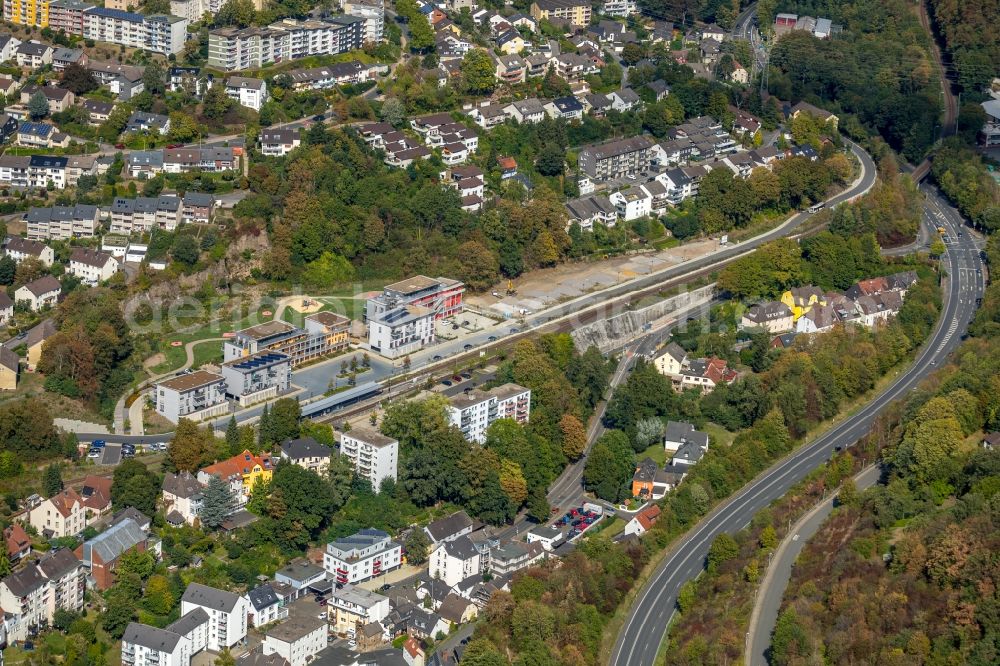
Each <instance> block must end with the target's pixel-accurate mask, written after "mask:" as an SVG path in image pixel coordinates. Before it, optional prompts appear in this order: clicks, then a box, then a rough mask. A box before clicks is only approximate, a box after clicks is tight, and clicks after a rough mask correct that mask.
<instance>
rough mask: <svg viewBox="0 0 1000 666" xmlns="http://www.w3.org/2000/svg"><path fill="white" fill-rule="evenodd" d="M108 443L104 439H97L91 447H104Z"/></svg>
mask: <svg viewBox="0 0 1000 666" xmlns="http://www.w3.org/2000/svg"><path fill="white" fill-rule="evenodd" d="M106 443H107V442H105V441H104V440H103V439H95V440H94V441H92V442H91V443H90V448H92V449H103V448H104V445H105V444H106Z"/></svg>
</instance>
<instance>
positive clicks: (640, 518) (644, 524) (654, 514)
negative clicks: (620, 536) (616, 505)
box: [625, 504, 660, 536]
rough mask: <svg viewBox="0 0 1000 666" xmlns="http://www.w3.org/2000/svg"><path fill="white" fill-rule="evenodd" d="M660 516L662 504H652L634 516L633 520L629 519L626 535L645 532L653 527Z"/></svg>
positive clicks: (637, 534)
mask: <svg viewBox="0 0 1000 666" xmlns="http://www.w3.org/2000/svg"><path fill="white" fill-rule="evenodd" d="M659 518H660V506H659V505H658V504H650V505H649V506H647V507H646V508H645V509H643V510H642V511H640V512H639V513H637V514H635V515H634V516H632V520H630V521H628V524H627V525H626V526H625V535H626V536H628V535H629V534H635V535H636V536H639V535H641V534H645V533H646V532H648V531H649V530H650V528H651V527H653V524H654V523H656V521H657V520H658V519H659Z"/></svg>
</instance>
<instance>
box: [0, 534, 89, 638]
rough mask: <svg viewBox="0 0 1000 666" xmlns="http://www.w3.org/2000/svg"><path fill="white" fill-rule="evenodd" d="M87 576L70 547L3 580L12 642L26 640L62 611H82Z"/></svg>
mask: <svg viewBox="0 0 1000 666" xmlns="http://www.w3.org/2000/svg"><path fill="white" fill-rule="evenodd" d="M86 587H87V576H86V571H85V570H84V567H83V564H82V563H81V562H80V560H78V559H77V558H76V556H75V555H73V553H72V551H70V550H69V549H67V548H59V549H56V550H53V551H50V552H49V553H46V554H45V555H43V556H42V558H41V559H40V560H38V562H33V563H30V564H28V565H27V566H26V567H24V568H22V569H19V570H18V571H16V572H14V573H12V574H10V575H9V576H7V577H6V578H4V579H3V580H0V606H2V607H3V609H4V614H5V619H4V627H5V628H6V630H7V640H8V641H9V642H11V643H12V642H14V641H23V640H25V639H27V638H28V635H29V633H30V632H31V631H32V630H34V629H37V628H39V627H40V626H41V625H43V624H47V623H51V622H52V618H53V616H54V615H55V612H56V611H57V610H59V609H64V610H68V611H71V612H79V611H80V610H82V609H83V595H84V592H85V590H86Z"/></svg>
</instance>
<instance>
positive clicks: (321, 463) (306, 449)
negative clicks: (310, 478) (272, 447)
mask: <svg viewBox="0 0 1000 666" xmlns="http://www.w3.org/2000/svg"><path fill="white" fill-rule="evenodd" d="M331 455H333V449H331V448H330V447H329V446H326V445H325V444H320V443H319V442H317V441H316V440H315V439H313V438H312V437H300V438H298V439H290V440H288V441H287V442H285V443H284V444H282V445H281V458H282V459H284V460H287V461H289V462H291V463H292V464H294V465H298V466H299V467H305V468H306V469H311V470H312V471H314V472H316V473H317V474H324V473H325V472H326V470H327V468H328V467H329V466H330V456H331Z"/></svg>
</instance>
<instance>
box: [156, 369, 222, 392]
mask: <svg viewBox="0 0 1000 666" xmlns="http://www.w3.org/2000/svg"><path fill="white" fill-rule="evenodd" d="M221 381H222V375H217V374H215V373H214V372H208V371H207V370H196V371H195V372H191V373H188V374H186V375H180V376H178V377H174V378H173V379H168V380H166V381H164V382H160V383H159V384H158V385H159V386H164V387H166V388H169V389H173V390H174V391H179V392H184V391H193V390H194V389H197V388H201V387H203V386H208V385H209V384H214V383H215V382H221Z"/></svg>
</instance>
